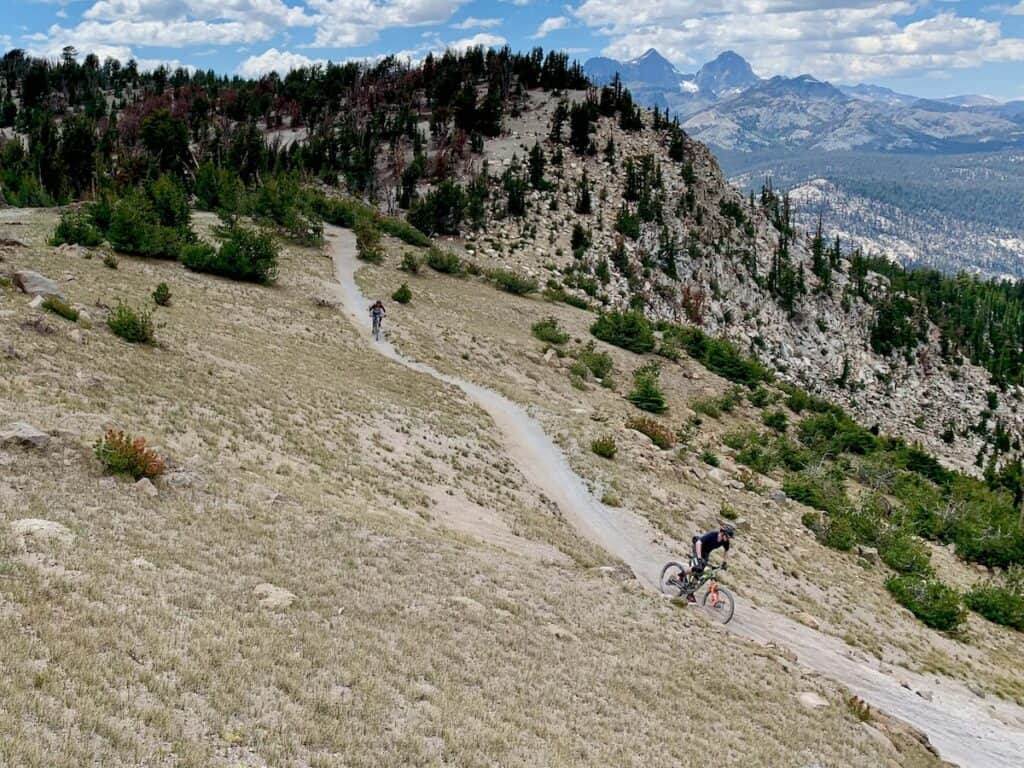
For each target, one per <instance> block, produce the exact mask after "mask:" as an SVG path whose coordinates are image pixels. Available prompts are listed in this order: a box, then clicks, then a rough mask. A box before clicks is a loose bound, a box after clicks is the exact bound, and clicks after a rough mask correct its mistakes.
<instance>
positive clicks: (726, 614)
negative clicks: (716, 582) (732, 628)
mask: <svg viewBox="0 0 1024 768" xmlns="http://www.w3.org/2000/svg"><path fill="white" fill-rule="evenodd" d="M700 604H701V607H703V608H704V610H705V612H706V613H707V614H708V616H710V617H711V618H712V619H714V620H715V621H717V622H718V623H719V624H728V623H729V622H730V621H732V616H733V614H734V613H735V612H736V601H735V600H734V599H733V596H732V592H730V591H729V590H728V589H726V588H725V587H721V586H719V587H715V588H714V589H709V590H708V591H707V592H705V593H704V597H703V599H702V600H701V603H700Z"/></svg>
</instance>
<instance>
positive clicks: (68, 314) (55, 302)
mask: <svg viewBox="0 0 1024 768" xmlns="http://www.w3.org/2000/svg"><path fill="white" fill-rule="evenodd" d="M43 309H48V310H49V311H50V312H53V314H55V315H59V316H60V317H63V318H64V319H65V320H70V321H71V322H73V323H76V322H78V310H77V309H75V308H74V307H72V306H71V305H70V304H68V303H67V302H66V301H64V300H63V299H59V298H57V297H56V296H47V297H46V298H45V299H44V300H43Z"/></svg>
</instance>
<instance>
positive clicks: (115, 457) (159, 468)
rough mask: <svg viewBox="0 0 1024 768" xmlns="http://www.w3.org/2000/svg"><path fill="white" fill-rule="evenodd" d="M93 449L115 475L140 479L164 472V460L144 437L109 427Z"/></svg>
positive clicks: (156, 475)
mask: <svg viewBox="0 0 1024 768" xmlns="http://www.w3.org/2000/svg"><path fill="white" fill-rule="evenodd" d="M93 450H94V451H95V453H96V458H98V459H99V460H100V463H102V464H103V466H104V467H105V468H106V470H107V471H108V472H111V473H112V474H115V475H128V476H130V477H132V478H133V479H135V480H140V479H142V478H143V477H149V478H153V477H158V476H159V475H162V474H163V472H164V460H163V459H162V458H160V456H159V455H158V454H157V453H156V452H155V451H153V450H152V449H151V448H148V447H146V440H145V439H144V438H141V437H136V438H131V437H129V436H128V435H126V434H125V433H124V432H121V431H120V430H114V429H108V430H107V431H106V433H105V434H104V435H103V437H101V438H100V439H99V440H97V441H96V443H95V445H94V446H93Z"/></svg>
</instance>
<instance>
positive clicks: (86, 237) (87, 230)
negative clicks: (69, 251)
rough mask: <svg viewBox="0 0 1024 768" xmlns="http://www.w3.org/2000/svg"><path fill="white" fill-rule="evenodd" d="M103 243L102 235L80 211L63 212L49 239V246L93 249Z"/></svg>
mask: <svg viewBox="0 0 1024 768" xmlns="http://www.w3.org/2000/svg"><path fill="white" fill-rule="evenodd" d="M102 242H103V233H102V232H100V231H99V229H97V228H96V227H95V226H94V225H93V223H92V221H90V219H89V217H88V216H86V215H85V214H84V213H82V212H80V211H64V212H63V213H62V214H61V215H60V221H59V222H57V228H56V229H55V230H54V232H53V235H52V236H51V237H50V245H63V244H65V243H67V244H68V245H84V246H87V247H89V248H93V247H95V246H97V245H99V244H100V243H102Z"/></svg>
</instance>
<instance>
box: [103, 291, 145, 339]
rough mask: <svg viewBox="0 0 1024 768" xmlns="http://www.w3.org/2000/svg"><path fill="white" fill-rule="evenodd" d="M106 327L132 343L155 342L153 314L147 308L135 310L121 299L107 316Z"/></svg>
mask: <svg viewBox="0 0 1024 768" xmlns="http://www.w3.org/2000/svg"><path fill="white" fill-rule="evenodd" d="M107 327H109V328H110V330H111V331H113V332H114V335H115V336H120V337H121V338H122V339H124V340H125V341H127V342H130V343H132V344H153V343H155V342H156V334H155V331H154V329H153V315H152V313H151V312H149V311H148V310H144V309H142V310H135V309H132V308H131V307H130V306H128V305H127V304H125V303H124V302H123V301H119V302H118V303H117V307H115V308H114V310H113V311H112V312H111V313H110V317H108V318H107Z"/></svg>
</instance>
